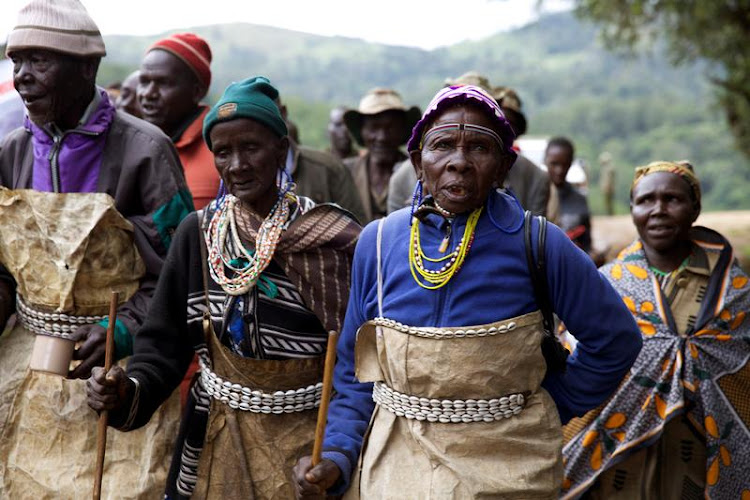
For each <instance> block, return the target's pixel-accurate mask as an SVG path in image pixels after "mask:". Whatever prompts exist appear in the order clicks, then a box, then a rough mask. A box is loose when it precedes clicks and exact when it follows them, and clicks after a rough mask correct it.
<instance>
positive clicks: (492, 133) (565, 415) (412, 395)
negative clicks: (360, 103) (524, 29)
mask: <svg viewBox="0 0 750 500" xmlns="http://www.w3.org/2000/svg"><path fill="white" fill-rule="evenodd" d="M513 138H514V135H513V131H512V128H511V127H510V125H509V124H508V121H507V120H506V119H505V116H504V115H503V113H502V111H501V110H500V108H499V107H498V106H497V103H496V101H495V100H494V99H493V98H492V97H491V96H490V95H489V94H487V93H486V92H485V91H483V90H481V89H480V88H478V87H474V86H468V85H466V86H451V87H447V88H444V89H442V90H440V91H439V92H438V93H437V95H436V96H435V97H434V98H433V100H432V102H431V103H430V105H429V106H428V107H427V110H426V111H425V113H424V115H423V116H422V119H421V121H420V122H418V123H417V125H416V126H415V127H414V130H413V132H412V136H411V138H410V140H409V143H408V149H409V151H410V154H411V159H412V163H413V164H414V165H415V168H416V171H417V178H418V182H417V187H416V188H415V193H414V203H413V204H412V208H411V211H410V209H408V208H405V209H402V210H399V211H397V212H395V213H393V214H391V215H389V216H388V217H387V218H386V219H384V220H383V221H382V222H378V221H376V222H373V223H371V224H369V225H368V226H367V227H366V228H365V229H364V231H363V232H362V234H361V237H360V240H359V242H358V244H357V248H356V251H355V256H354V264H353V269H352V288H351V292H350V297H349V304H348V309H347V313H346V318H345V322H344V326H343V331H342V335H341V339H340V341H339V345H338V363H337V365H336V368H335V373H334V388H335V391H336V394H335V396H334V398H333V400H332V401H331V406H330V413H329V416H328V424H327V428H326V435H325V441H324V453H323V460H322V461H321V463H320V464H318V465H317V466H315V467H312V463H311V460H310V458H309V457H305V458H302V459H301V460H300V461H299V462H298V464H297V466H296V467H295V470H294V475H295V481H296V489H297V496H298V497H299V498H311V497H322V496H323V495H325V494H326V493H327V494H334V495H335V494H342V493H345V492H346V493H347V498H349V497H353V498H359V497H362V498H381V497H388V498H394V497H403V498H428V497H436V496H438V497H443V496H451V497H454V498H476V497H481V496H493V497H500V496H501V497H503V498H505V497H517V496H519V495H522V496H524V497H525V498H527V497H534V498H556V497H557V495H558V493H559V490H560V486H561V483H562V453H561V448H562V432H561V422H566V421H568V420H569V419H570V418H572V417H573V416H577V415H582V414H584V413H585V412H586V411H587V410H589V409H592V408H594V407H596V406H598V405H599V404H600V403H602V402H603V401H604V400H606V399H607V398H608V397H609V396H610V395H611V394H612V393H613V392H614V391H615V389H616V388H617V386H618V384H619V382H620V380H621V379H622V378H623V376H624V375H625V374H626V373H627V372H628V370H629V368H630V366H631V365H632V363H633V362H634V360H635V359H636V357H637V355H638V353H639V351H640V348H641V336H640V333H639V330H638V327H637V325H636V323H635V321H634V320H633V318H632V316H631V315H630V313H629V311H628V309H627V308H626V307H625V305H624V304H623V302H622V300H621V299H620V297H619V296H618V294H617V293H616V292H615V291H614V289H613V288H612V287H611V285H610V284H609V283H608V282H607V280H606V279H604V278H603V277H602V276H601V275H600V274H599V272H598V271H597V269H596V268H595V267H594V265H593V263H592V262H591V259H589V257H588V256H587V255H586V254H585V253H584V252H583V251H581V250H580V249H579V248H577V247H576V246H575V245H574V244H573V243H572V242H571V241H570V240H569V239H568V238H567V236H566V235H565V233H563V232H562V231H561V230H560V229H558V228H557V227H556V226H554V225H552V224H547V225H546V226H545V227H546V234H547V237H546V244H545V246H544V248H541V249H540V248H536V245H534V246H535V254H536V256H537V259H538V258H539V257H540V252H543V256H544V259H545V260H546V282H547V288H548V298H549V302H550V304H551V306H552V309H553V310H554V312H555V313H556V314H557V315H558V316H559V317H560V318H561V319H562V320H563V321H564V322H565V324H566V325H567V327H568V328H569V330H570V331H571V332H572V333H573V334H574V335H575V337H576V338H577V339H578V341H579V344H578V347H577V349H576V351H575V353H574V354H572V355H571V356H570V357H569V358H568V360H567V369H566V370H559V369H558V370H548V369H547V363H546V362H545V361H546V360H545V357H544V355H543V354H542V349H541V348H540V346H541V345H542V340H543V338H544V335H545V333H544V329H543V327H542V314H541V313H540V311H539V309H540V306H539V305H538V304H537V300H536V299H535V294H534V287H533V282H532V280H531V279H530V272H529V268H528V264H527V260H526V246H525V238H524V230H523V228H524V211H523V209H522V208H521V206H520V204H519V203H518V200H517V199H516V198H515V197H514V196H512V194H510V193H508V192H505V191H502V190H498V189H497V186H500V185H502V181H503V179H504V177H505V176H506V174H507V173H508V170H509V169H510V167H511V165H512V164H513V161H514V160H515V152H514V151H513V149H512V144H513ZM423 194H424V195H425V196H424V198H423ZM539 229H540V222H539V221H538V220H536V219H534V220H533V221H532V233H533V234H534V235H535V236H536V234H537V233H538V232H539ZM532 241H536V237H534V238H532Z"/></svg>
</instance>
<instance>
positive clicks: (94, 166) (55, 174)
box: [24, 87, 115, 193]
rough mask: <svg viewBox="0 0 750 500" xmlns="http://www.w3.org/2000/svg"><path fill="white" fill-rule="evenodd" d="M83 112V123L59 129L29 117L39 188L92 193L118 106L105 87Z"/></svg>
mask: <svg viewBox="0 0 750 500" xmlns="http://www.w3.org/2000/svg"><path fill="white" fill-rule="evenodd" d="M96 92H97V95H95V96H94V98H93V99H92V101H91V104H89V107H88V108H87V109H86V111H85V112H84V115H83V118H82V119H81V123H79V124H78V126H77V127H76V128H74V129H71V130H66V131H65V132H60V131H59V130H58V129H57V127H55V126H54V124H50V125H49V126H45V127H40V126H38V125H36V124H35V123H33V122H32V121H31V120H29V118H28V117H26V120H25V124H24V125H25V127H26V129H27V130H29V131H30V132H31V134H32V137H33V141H32V142H33V146H34V168H33V182H32V187H33V188H34V189H35V190H37V191H50V192H60V193H93V192H96V191H97V181H98V179H99V170H100V168H101V163H102V156H103V154H104V144H105V141H106V139H107V131H108V130H109V127H110V125H111V124H112V120H113V119H114V117H115V107H114V106H113V105H112V103H111V102H110V100H109V96H108V95H107V92H106V91H105V90H104V89H101V88H99V87H97V88H96Z"/></svg>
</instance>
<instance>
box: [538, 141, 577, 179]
mask: <svg viewBox="0 0 750 500" xmlns="http://www.w3.org/2000/svg"><path fill="white" fill-rule="evenodd" d="M571 163H573V156H572V155H571V154H570V149H568V148H566V147H565V146H558V145H555V144H553V145H552V146H550V147H548V148H547V152H546V153H545V155H544V164H545V165H547V172H549V178H550V180H551V181H552V184H554V185H555V186H562V185H563V184H565V177H566V176H567V175H568V170H570V164H571Z"/></svg>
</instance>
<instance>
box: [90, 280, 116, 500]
mask: <svg viewBox="0 0 750 500" xmlns="http://www.w3.org/2000/svg"><path fill="white" fill-rule="evenodd" d="M119 299H120V293H119V292H112V297H111V298H110V300H109V323H108V324H107V344H106V347H105V350H104V373H105V374H107V373H109V369H110V368H112V358H114V357H115V321H117V303H118V301H119ZM108 416H109V412H108V411H107V410H103V411H102V412H101V413H100V414H99V426H98V427H97V430H96V472H95V476H94V500H99V499H100V498H101V497H102V475H103V474H104V451H105V449H106V448H107V419H108Z"/></svg>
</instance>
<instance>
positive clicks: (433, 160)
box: [411, 106, 512, 213]
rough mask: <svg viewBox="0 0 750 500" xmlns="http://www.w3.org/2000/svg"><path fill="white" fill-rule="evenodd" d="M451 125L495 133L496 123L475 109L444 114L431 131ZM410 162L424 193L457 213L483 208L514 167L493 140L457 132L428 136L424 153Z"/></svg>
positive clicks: (415, 154) (456, 109) (413, 155)
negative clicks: (424, 190)
mask: <svg viewBox="0 0 750 500" xmlns="http://www.w3.org/2000/svg"><path fill="white" fill-rule="evenodd" d="M448 123H464V124H472V125H480V126H482V127H487V128H491V129H493V130H496V128H495V124H494V122H493V121H492V120H491V119H490V118H489V117H488V116H487V115H486V114H485V113H483V112H482V111H480V110H478V109H477V108H475V107H472V106H458V107H452V108H449V109H447V110H445V111H444V112H443V113H442V114H441V115H439V116H438V117H437V119H436V120H435V121H434V122H433V123H432V124H431V125H430V129H432V128H434V127H436V126H438V125H443V124H448ZM427 131H429V129H427ZM496 131H497V130H496ZM411 160H412V163H413V164H414V166H415V169H416V170H417V177H418V178H421V179H422V182H424V186H425V189H426V190H427V191H428V192H429V193H430V194H432V196H433V197H434V198H435V200H436V201H437V202H438V203H439V204H440V206H441V207H443V208H444V209H446V210H448V211H450V212H454V213H463V212H467V211H469V210H473V209H475V208H478V207H480V206H482V205H484V203H485V201H486V200H487V196H488V195H489V193H490V190H491V189H493V188H494V187H495V186H497V185H499V184H501V183H502V181H503V180H504V179H505V175H506V174H507V173H508V169H509V168H510V166H511V163H512V160H511V159H510V158H509V157H507V156H505V155H504V154H503V153H502V151H501V149H500V146H499V144H498V143H497V142H496V141H495V140H494V139H493V138H492V137H491V136H489V135H486V134H483V133H480V132H475V131H468V130H456V129H449V130H442V131H440V132H436V133H433V134H431V135H429V137H427V140H426V141H425V143H424V144H423V145H422V151H421V152H420V151H412V153H411Z"/></svg>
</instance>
